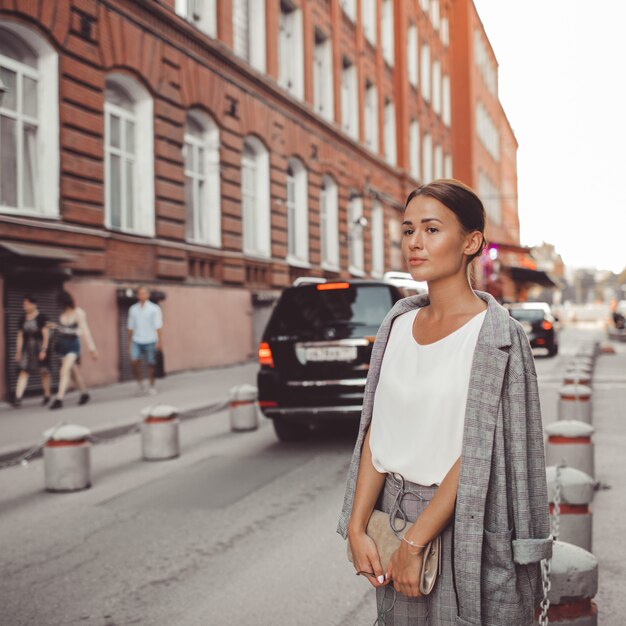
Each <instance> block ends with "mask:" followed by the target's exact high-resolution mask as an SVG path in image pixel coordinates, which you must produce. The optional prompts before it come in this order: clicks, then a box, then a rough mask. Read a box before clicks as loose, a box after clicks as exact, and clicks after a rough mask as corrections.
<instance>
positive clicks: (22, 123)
mask: <svg viewBox="0 0 626 626" xmlns="http://www.w3.org/2000/svg"><path fill="white" fill-rule="evenodd" d="M476 33H478V35H476ZM465 53H468V58H467V62H466V63H462V57H463V55H464V54H465ZM0 68H1V72H0V77H1V81H2V85H1V87H0V98H1V100H0V124H1V125H2V144H1V145H0V161H1V163H2V170H1V172H0V288H1V289H2V291H3V294H4V298H3V303H2V304H1V305H0V314H1V315H2V316H3V317H4V318H5V321H6V323H5V329H6V331H5V334H4V335H3V336H0V394H3V393H4V392H6V391H7V390H8V389H9V388H10V387H11V386H12V384H13V382H14V378H13V376H14V368H13V366H12V359H13V352H14V338H15V327H16V323H17V319H18V317H19V308H20V303H21V298H22V296H23V294H24V293H25V292H30V293H34V294H36V295H37V296H38V297H39V299H40V301H41V305H42V308H43V309H44V310H45V311H47V312H49V313H50V314H55V312H56V311H55V304H54V298H55V295H56V294H57V293H58V291H59V290H60V289H61V287H62V285H65V286H66V287H67V288H68V289H69V290H70V291H71V292H72V293H73V294H74V295H75V296H76V298H77V300H78V302H79V304H80V305H81V306H83V307H84V308H85V309H86V310H87V312H88V315H89V318H90V321H91V325H92V327H93V329H94V333H95V337H96V340H97V341H98V344H99V348H100V352H101V358H100V361H99V362H98V365H97V367H96V366H94V365H92V364H90V363H85V367H86V375H87V378H88V379H89V382H91V383H92V384H104V383H110V382H113V381H116V380H120V379H125V378H128V377H129V376H130V369H129V363H128V350H127V347H126V345H125V341H126V333H125V323H126V313H127V310H128V307H129V305H130V303H131V302H132V298H133V295H132V294H133V289H134V288H136V287H137V286H138V285H139V284H141V283H145V284H147V285H149V286H150V287H151V288H152V289H153V290H155V292H156V294H155V295H156V298H157V299H159V300H160V303H161V306H162V307H163V310H164V315H165V324H166V327H165V330H164V336H165V352H166V365H167V369H168V370H169V371H176V370H183V369H190V368H200V367H209V366H217V365H225V364H229V363H236V362H241V361H245V360H247V359H250V358H252V357H254V355H255V351H256V341H257V340H258V338H259V334H260V332H261V329H262V327H263V325H264V323H265V320H266V319H267V316H268V314H269V311H270V305H271V303H272V302H273V301H274V299H275V297H276V294H277V293H279V291H280V289H281V288H283V287H284V286H286V285H288V284H290V283H291V282H292V281H293V280H294V279H295V278H297V277H298V276H301V275H304V274H312V275H315V276H325V277H328V278H336V277H342V276H349V275H352V276H374V277H382V276H383V274H384V273H385V271H388V270H403V269H404V268H403V267H402V259H401V255H400V237H401V233H400V222H401V216H402V210H403V204H404V199H405V198H406V195H407V194H408V193H409V191H410V190H411V189H413V188H414V187H415V186H417V185H418V184H420V183H423V182H427V181H430V180H432V179H433V178H439V177H442V176H448V177H449V176H455V177H457V178H460V179H462V180H464V181H465V182H467V183H469V184H470V185H472V186H474V187H475V188H476V189H477V191H478V192H479V193H481V194H482V195H483V196H484V198H485V201H486V203H487V207H488V213H489V219H490V224H489V233H490V237H491V238H493V240H494V241H498V242H502V243H510V244H511V245H518V244H519V234H518V232H519V229H518V223H517V203H516V197H517V191H516V188H517V183H516V164H515V151H516V148H517V143H516V141H515V137H514V136H513V134H512V132H511V130H510V128H509V126H508V123H507V122H506V117H505V115H504V112H503V111H502V107H501V106H500V103H499V101H498V97H497V89H496V84H497V66H496V64H495V58H494V57H493V53H492V51H491V48H490V46H489V43H488V40H487V38H486V35H485V34H484V31H483V29H482V26H481V25H480V22H479V21H478V19H477V16H476V14H475V9H474V7H473V4H472V2H471V1H470V0H457V1H456V2H449V1H445V0H441V1H438V0H419V2H418V1H415V2H396V1H395V0H358V1H357V0H316V1H315V2H314V1H304V0H267V1H265V0H258V1H257V0H255V1H254V2H244V1H242V0H232V1H231V0H107V1H106V2H96V1H95V0H72V1H71V2H70V0H58V1H56V2H46V1H43V0H40V1H39V2H33V1H32V0H0ZM468 115H469V117H468ZM468 133H469V134H468ZM483 273H484V272H483V271H482V270H481V271H480V272H479V274H480V277H481V278H480V282H481V285H482V284H485V281H484V280H483ZM32 384H33V385H37V381H36V379H35V380H33V383H32Z"/></svg>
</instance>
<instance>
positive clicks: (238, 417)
mask: <svg viewBox="0 0 626 626" xmlns="http://www.w3.org/2000/svg"><path fill="white" fill-rule="evenodd" d="M257 395H258V390H257V388H256V387H254V386H253V385H237V386H236V387H232V388H231V390H230V404H229V408H230V429H231V430H232V431H233V432H242V431H246V430H256V429H257V428H258V427H259V416H258V413H257V407H256V399H257Z"/></svg>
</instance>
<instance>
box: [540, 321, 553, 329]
mask: <svg viewBox="0 0 626 626" xmlns="http://www.w3.org/2000/svg"><path fill="white" fill-rule="evenodd" d="M541 327H542V328H543V329H544V330H550V329H551V328H552V324H551V323H550V322H549V321H548V320H545V321H544V322H543V324H542V325H541Z"/></svg>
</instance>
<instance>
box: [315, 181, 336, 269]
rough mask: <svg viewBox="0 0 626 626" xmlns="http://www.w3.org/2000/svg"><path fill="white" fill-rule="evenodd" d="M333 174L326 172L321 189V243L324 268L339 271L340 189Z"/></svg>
mask: <svg viewBox="0 0 626 626" xmlns="http://www.w3.org/2000/svg"><path fill="white" fill-rule="evenodd" d="M338 189H339V188H338V186H337V183H336V182H335V179H334V178H333V177H332V176H329V175H328V174H324V177H323V178H322V188H321V189H320V239H321V241H320V245H321V257H322V268H323V269H325V270H329V271H331V272H338V271H339V269H340V268H339V190H338Z"/></svg>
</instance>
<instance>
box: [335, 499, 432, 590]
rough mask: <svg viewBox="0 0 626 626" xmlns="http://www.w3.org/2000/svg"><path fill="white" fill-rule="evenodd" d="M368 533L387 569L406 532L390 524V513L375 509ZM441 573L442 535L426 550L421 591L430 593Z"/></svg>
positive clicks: (349, 553)
mask: <svg viewBox="0 0 626 626" xmlns="http://www.w3.org/2000/svg"><path fill="white" fill-rule="evenodd" d="M366 532H367V534H368V535H369V536H370V537H371V538H372V539H373V540H374V543H375V544H376V548H377V549H378V556H379V557H380V563H381V565H382V566H383V569H385V570H386V569H387V565H389V560H390V559H391V555H392V554H393V553H394V552H395V551H396V550H397V549H398V547H399V546H400V542H401V541H402V537H403V536H404V532H405V531H403V532H401V533H398V534H397V535H396V533H394V532H393V530H391V526H390V525H389V515H388V514H387V513H383V512H382V511H378V510H376V509H375V510H374V511H373V512H372V516H371V517H370V520H369V522H368V523H367V528H366ZM347 543H348V560H349V561H350V562H351V563H352V562H353V558H352V551H351V550H350V542H349V541H348V542H347ZM439 574H441V537H436V538H435V539H433V540H432V541H431V542H430V543H429V544H428V545H427V546H426V549H425V550H424V560H423V561H422V572H421V575H420V593H421V594H422V595H425V596H426V595H428V594H429V593H430V592H431V591H432V590H433V588H434V586H435V583H436V582H437V576H439Z"/></svg>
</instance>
